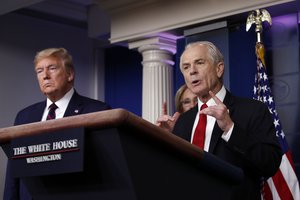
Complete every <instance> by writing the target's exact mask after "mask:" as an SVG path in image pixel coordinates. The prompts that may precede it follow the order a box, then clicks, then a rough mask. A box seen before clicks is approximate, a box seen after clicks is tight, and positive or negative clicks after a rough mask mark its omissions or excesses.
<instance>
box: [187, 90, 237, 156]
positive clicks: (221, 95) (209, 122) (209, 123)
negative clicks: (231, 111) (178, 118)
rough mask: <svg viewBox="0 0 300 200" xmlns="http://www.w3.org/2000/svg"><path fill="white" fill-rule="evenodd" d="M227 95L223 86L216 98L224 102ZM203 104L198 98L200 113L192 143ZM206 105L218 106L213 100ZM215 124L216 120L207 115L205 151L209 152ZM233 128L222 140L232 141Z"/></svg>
mask: <svg viewBox="0 0 300 200" xmlns="http://www.w3.org/2000/svg"><path fill="white" fill-rule="evenodd" d="M225 95H226V89H225V87H224V86H223V87H222V88H221V90H220V91H219V92H218V93H217V94H216V96H217V97H218V98H219V99H220V101H222V102H223V101H224V98H225ZM202 104H203V102H201V101H200V99H199V98H198V113H197V115H196V119H195V122H194V126H193V130H192V137H191V143H192V141H193V138H194V133H195V129H196V126H197V124H198V121H199V111H200V108H201V106H202ZM206 105H207V106H208V107H209V106H215V105H217V104H216V103H215V101H214V100H213V99H212V98H211V99H210V100H209V101H208V102H206ZM215 123H216V118H214V117H212V116H209V115H207V122H206V130H205V140H204V150H205V151H208V150H209V145H210V140H211V136H212V132H213V129H214V126H215ZM233 126H234V125H233ZM233 126H232V127H231V128H230V130H229V131H228V132H227V133H223V135H222V138H223V139H224V140H225V141H226V142H228V140H229V139H230V136H231V133H232V130H233Z"/></svg>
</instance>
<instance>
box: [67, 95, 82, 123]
mask: <svg viewBox="0 0 300 200" xmlns="http://www.w3.org/2000/svg"><path fill="white" fill-rule="evenodd" d="M81 105H82V102H81V98H80V95H79V94H78V93H77V92H76V91H74V94H73V96H72V98H71V100H70V102H69V105H68V107H67V109H66V112H65V114H64V117H69V116H74V115H78V114H81V110H82V106H81Z"/></svg>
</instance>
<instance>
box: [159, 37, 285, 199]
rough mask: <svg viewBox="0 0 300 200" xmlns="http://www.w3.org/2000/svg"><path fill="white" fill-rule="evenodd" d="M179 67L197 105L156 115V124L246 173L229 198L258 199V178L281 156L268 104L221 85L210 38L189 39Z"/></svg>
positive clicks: (221, 69)
mask: <svg viewBox="0 0 300 200" xmlns="http://www.w3.org/2000/svg"><path fill="white" fill-rule="evenodd" d="M180 70H181V72H182V74H183V76H184V79H185V82H186V85H187V86H188V88H189V89H190V90H191V91H192V92H193V93H194V94H196V95H197V97H198V105H197V106H195V107H194V108H192V109H190V110H189V111H186V112H185V113H182V114H180V116H179V115H178V113H175V114H174V115H173V116H167V115H163V116H160V117H159V119H158V120H157V125H158V126H160V127H162V128H164V129H167V130H169V131H172V132H173V133H174V134H176V135H178V136H180V137H181V138H183V139H185V140H187V141H189V142H191V143H193V144H194V145H196V146H198V147H199V148H201V149H203V150H204V151H207V152H210V153H212V154H214V155H216V156H217V157H219V158H221V159H223V160H225V161H227V162H229V163H231V164H232V165H234V166H237V167H239V168H241V169H242V170H243V172H244V175H245V178H244V180H243V181H242V182H241V184H240V185H239V186H237V187H236V188H235V189H234V191H233V196H232V198H231V199H236V200H240V199H243V200H245V199H249V200H259V199H261V198H260V185H261V178H262V177H271V176H273V175H274V174H275V173H276V171H277V170H278V168H279V165H280V162H281V157H282V152H281V147H280V145H279V143H278V140H277V138H276V135H275V126H274V124H273V120H272V116H271V114H270V112H269V110H268V108H267V107H266V106H265V105H264V104H263V103H261V102H259V101H256V100H253V99H246V98H239V97H236V96H233V95H232V94H231V93H230V92H229V91H228V90H226V89H225V87H224V85H223V74H224V70H225V69H224V58H223V55H222V54H221V52H220V51H219V50H218V49H217V47H216V46H215V45H214V44H212V43H210V42H207V41H201V42H195V43H191V44H188V45H187V46H186V48H185V50H184V52H183V54H182V55H181V58H180ZM216 192H217V191H216ZM199 195H201V191H199Z"/></svg>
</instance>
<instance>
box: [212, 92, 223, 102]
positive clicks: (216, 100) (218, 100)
mask: <svg viewBox="0 0 300 200" xmlns="http://www.w3.org/2000/svg"><path fill="white" fill-rule="evenodd" d="M209 94H210V96H211V97H212V98H213V100H214V101H215V103H216V104H217V105H219V104H222V101H221V100H220V99H219V98H218V97H217V96H216V95H215V94H214V93H213V92H212V91H209Z"/></svg>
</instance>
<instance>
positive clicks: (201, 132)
mask: <svg viewBox="0 0 300 200" xmlns="http://www.w3.org/2000/svg"><path fill="white" fill-rule="evenodd" d="M204 108H207V105H206V104H203V105H202V106H201V109H200V110H202V109H204ZM206 120H207V116H206V115H204V114H200V116H199V121H198V124H197V127H196V129H195V133H194V138H193V142H192V143H193V144H194V145H196V146H198V147H200V148H201V149H203V148H204V140H205V129H206Z"/></svg>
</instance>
